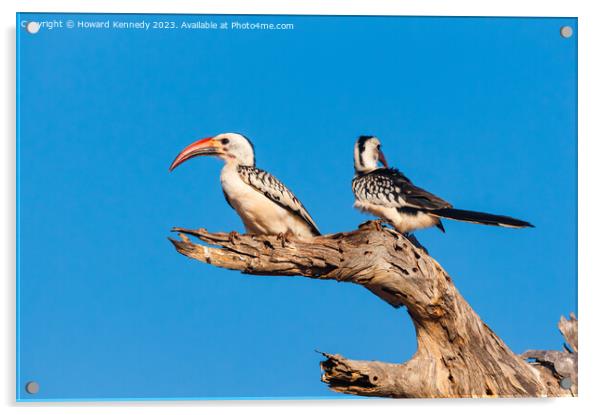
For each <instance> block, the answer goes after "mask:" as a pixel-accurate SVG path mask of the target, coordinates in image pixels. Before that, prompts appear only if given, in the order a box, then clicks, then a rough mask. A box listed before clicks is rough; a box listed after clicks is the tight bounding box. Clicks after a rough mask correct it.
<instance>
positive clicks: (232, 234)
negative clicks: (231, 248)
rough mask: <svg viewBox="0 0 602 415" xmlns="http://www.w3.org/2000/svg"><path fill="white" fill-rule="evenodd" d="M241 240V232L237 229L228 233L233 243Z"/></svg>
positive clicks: (229, 239)
mask: <svg viewBox="0 0 602 415" xmlns="http://www.w3.org/2000/svg"><path fill="white" fill-rule="evenodd" d="M239 240H240V233H238V232H236V231H232V232H230V233H229V234H228V241H230V243H231V244H236V243H237V242H238V241H239Z"/></svg>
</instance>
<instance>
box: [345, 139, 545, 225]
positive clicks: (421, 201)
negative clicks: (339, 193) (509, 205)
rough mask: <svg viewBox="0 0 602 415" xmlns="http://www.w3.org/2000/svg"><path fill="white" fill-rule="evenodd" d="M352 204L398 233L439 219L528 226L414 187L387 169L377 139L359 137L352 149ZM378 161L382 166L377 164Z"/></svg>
mask: <svg viewBox="0 0 602 415" xmlns="http://www.w3.org/2000/svg"><path fill="white" fill-rule="evenodd" d="M354 161H355V177H354V178H353V182H352V188H353V193H354V194H355V204H354V207H356V208H357V209H359V210H361V211H364V212H368V213H371V214H373V215H375V216H378V217H380V218H381V219H384V220H385V221H386V222H388V223H390V224H391V225H393V227H394V228H395V229H397V230H398V231H399V232H403V233H409V232H413V231H415V230H416V229H422V228H428V227H431V226H436V227H438V228H439V229H441V231H443V232H445V228H444V227H443V224H442V223H441V218H446V219H454V220H459V221H463V222H471V223H479V224H481V225H493V226H504V227H508V228H532V227H533V225H531V224H530V223H529V222H525V221H522V220H519V219H514V218H511V217H508V216H501V215H492V214H489V213H482V212H474V211H470V210H460V209H454V208H453V207H452V205H451V204H450V203H448V202H446V201H445V200H443V199H441V198H439V197H437V196H435V195H434V194H432V193H429V192H427V191H426V190H424V189H421V188H420V187H417V186H415V185H414V184H413V183H412V182H411V181H410V179H408V178H407V177H406V176H405V175H404V174H403V173H402V172H400V171H399V170H397V169H393V168H389V166H388V165H387V161H386V159H385V156H384V154H383V152H382V150H381V144H380V141H379V140H378V138H376V137H374V136H361V137H360V138H359V139H358V140H357V142H356V143H355V149H354ZM379 162H381V163H382V165H383V167H379V166H378V163H379Z"/></svg>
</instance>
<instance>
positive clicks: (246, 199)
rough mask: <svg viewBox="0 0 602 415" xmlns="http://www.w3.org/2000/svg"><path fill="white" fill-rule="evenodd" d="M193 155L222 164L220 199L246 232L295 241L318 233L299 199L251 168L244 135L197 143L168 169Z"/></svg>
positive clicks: (250, 146) (226, 135) (252, 157)
mask: <svg viewBox="0 0 602 415" xmlns="http://www.w3.org/2000/svg"><path fill="white" fill-rule="evenodd" d="M197 156H217V157H219V158H221V159H222V160H223V161H224V163H225V164H224V167H223V169H222V172H221V176H220V178H221V184H222V189H223V191H224V196H225V197H226V201H227V202H228V204H229V205H230V206H231V207H232V208H233V209H234V210H235V211H236V213H238V215H239V216H240V218H241V219H242V221H243V223H244V225H245V229H246V231H247V232H248V233H251V234H257V235H293V236H296V237H299V238H310V237H313V236H317V235H319V234H320V231H318V227H317V226H316V224H315V222H314V220H313V219H312V218H311V216H310V215H309V213H308V212H307V209H305V207H304V206H303V204H302V203H301V202H300V201H299V199H297V198H296V197H295V195H294V194H293V193H292V192H291V191H290V190H289V189H288V188H287V187H286V186H285V185H284V184H282V182H280V181H279V180H278V179H276V178H275V177H274V176H272V175H271V174H270V173H268V172H266V171H264V170H261V169H258V168H257V167H255V151H254V148H253V144H252V143H251V141H250V140H249V139H248V138H246V137H245V136H243V135H241V134H235V133H224V134H219V135H216V136H215V137H209V138H204V139H201V140H198V141H196V142H194V143H192V144H190V145H189V146H188V147H186V148H185V149H184V150H182V152H181V153H180V154H178V156H177V157H176V159H175V160H174V161H173V163H172V164H171V166H170V167H169V170H170V171H172V170H173V169H175V168H176V167H177V166H179V165H180V164H182V163H183V162H185V161H186V160H189V159H191V158H193V157H197Z"/></svg>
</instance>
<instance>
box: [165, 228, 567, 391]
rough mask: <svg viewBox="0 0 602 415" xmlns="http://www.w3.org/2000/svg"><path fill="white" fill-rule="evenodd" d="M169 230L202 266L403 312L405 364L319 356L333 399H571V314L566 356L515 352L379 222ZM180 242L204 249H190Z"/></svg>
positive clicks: (431, 263)
mask: <svg viewBox="0 0 602 415" xmlns="http://www.w3.org/2000/svg"><path fill="white" fill-rule="evenodd" d="M173 231H174V232H178V233H179V235H180V238H181V239H180V240H176V239H171V238H170V240H171V242H172V243H173V244H174V246H175V248H176V249H177V251H178V252H180V253H181V254H182V255H185V256H187V257H189V258H192V259H196V260H198V261H201V262H205V263H207V264H211V265H214V266H217V267H221V268H227V269H231V270H237V271H241V272H243V273H245V274H252V275H273V276H304V277H308V278H315V279H324V280H336V281H344V282H352V283H355V284H358V285H362V286H364V287H366V288H367V289H368V290H370V291H371V292H372V293H373V294H375V295H376V296H378V297H380V298H381V299H383V300H384V301H386V302H387V303H389V304H390V305H392V306H393V307H400V306H405V307H406V308H407V310H408V313H409V315H410V317H411V318H412V320H413V322H414V326H415V328H416V336H417V340H418V351H417V352H416V354H415V355H414V356H413V357H412V358H411V359H410V360H409V361H407V362H405V363H403V364H393V363H382V362H376V361H357V360H348V359H346V358H344V357H342V356H339V355H333V354H328V353H323V354H324V356H325V357H326V360H325V361H323V362H322V363H321V367H322V370H323V374H322V381H324V382H325V383H326V384H328V386H329V387H330V388H331V389H333V390H335V391H337V392H342V393H348V394H355V395H363V396H383V397H393V398H403V397H411V398H419V397H424V398H430V397H518V396H571V395H573V396H574V395H576V393H577V320H576V319H575V318H574V315H571V318H570V320H565V319H564V318H563V319H562V320H561V322H560V323H559V328H560V330H561V332H562V334H563V335H564V336H565V338H566V342H567V344H568V347H566V350H564V351H557V352H551V351H548V352H541V351H530V352H527V353H525V354H524V355H522V356H519V355H516V354H514V353H513V352H512V351H511V350H510V349H509V348H508V346H506V344H505V343H504V342H503V341H502V340H501V339H500V338H499V337H498V336H497V335H496V334H495V333H494V332H493V331H492V330H491V329H490V328H489V327H488V326H487V325H486V324H485V323H484V322H483V321H481V319H480V318H479V316H478V315H477V314H476V313H475V311H474V310H473V309H472V308H471V307H470V306H469V305H468V303H467V302H466V301H465V300H464V298H463V297H462V296H461V295H460V293H459V292H458V290H457V289H456V287H455V286H454V284H453V282H452V280H451V278H450V276H449V275H448V274H447V273H446V272H445V270H443V268H442V267H441V266H440V265H439V264H438V263H437V261H435V260H434V259H433V258H431V257H430V256H428V254H427V253H426V252H425V250H423V249H421V248H419V247H417V246H416V245H415V244H414V243H412V242H411V241H410V240H409V239H407V238H406V237H404V236H403V235H401V234H399V233H398V232H396V231H394V230H391V229H388V228H381V227H380V225H378V224H377V223H374V222H369V223H368V224H366V225H364V226H362V227H360V229H358V230H356V231H353V232H348V233H338V234H333V235H326V236H320V237H316V238H314V239H312V240H307V241H301V240H290V241H289V240H285V239H283V238H279V237H276V236H253V235H238V234H227V233H210V232H208V231H206V230H205V229H199V230H187V229H180V228H175V229H174V230H173ZM186 235H190V236H194V237H196V238H198V239H200V240H201V241H203V242H204V243H206V244H208V245H210V246H207V245H201V244H195V243H193V242H191V241H190V239H189V238H188V237H187V236H186ZM569 347H570V349H569ZM526 359H530V360H533V361H527V360H526ZM563 379H564V380H563ZM566 379H569V381H567V380H566ZM561 381H562V383H563V385H562V387H561ZM567 382H568V386H570V388H569V389H565V388H566V387H567Z"/></svg>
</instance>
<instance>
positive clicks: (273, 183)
mask: <svg viewBox="0 0 602 415" xmlns="http://www.w3.org/2000/svg"><path fill="white" fill-rule="evenodd" d="M238 174H239V175H240V178H241V179H242V180H243V181H244V182H245V183H246V184H248V185H249V186H251V187H253V188H254V189H255V190H257V191H258V192H260V193H262V194H263V195H264V196H265V197H267V198H268V199H270V200H271V201H273V202H275V203H277V204H278V205H280V206H282V207H283V208H285V209H286V210H288V211H289V212H292V213H293V214H295V215H297V216H298V217H299V218H301V219H303V220H304V221H305V222H306V223H307V224H308V225H309V226H310V227H311V228H312V231H313V233H314V234H315V235H316V236H317V235H320V231H319V230H318V226H317V225H316V223H315V222H314V220H313V219H312V217H311V216H310V214H309V212H308V211H307V209H305V206H303V203H301V201H300V200H299V199H297V197H296V196H295V195H294V194H293V192H291V191H290V190H289V189H288V188H287V187H286V186H285V185H284V184H283V183H282V182H281V181H280V180H278V179H277V178H275V177H274V176H272V175H271V174H270V173H268V172H267V171H264V170H261V169H258V168H257V167H254V166H239V167H238Z"/></svg>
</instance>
